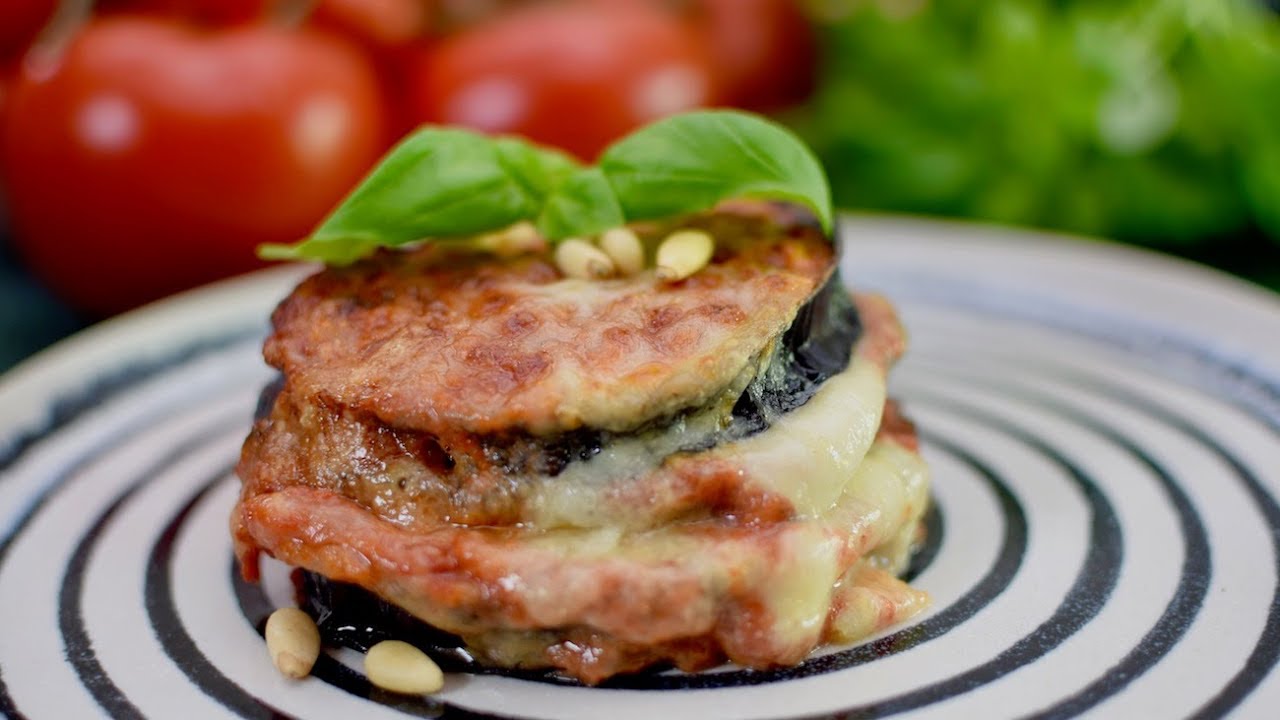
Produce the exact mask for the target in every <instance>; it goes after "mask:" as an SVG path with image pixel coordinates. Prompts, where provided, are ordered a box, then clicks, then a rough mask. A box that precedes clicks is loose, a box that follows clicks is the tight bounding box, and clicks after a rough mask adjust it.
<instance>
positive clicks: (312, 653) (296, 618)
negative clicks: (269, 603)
mask: <svg viewBox="0 0 1280 720" xmlns="http://www.w3.org/2000/svg"><path fill="white" fill-rule="evenodd" d="M265 634H266V638H267V652H269V653H271V662H272V663H274V664H275V666H276V669H277V670H279V671H280V672H281V673H283V674H284V675H286V676H288V677H291V678H304V677H306V676H307V675H309V674H311V668H312V667H313V666H314V665H315V664H316V659H317V658H319V657H320V631H319V630H318V629H316V624H315V622H314V621H313V620H312V619H311V616H310V615H308V614H306V613H305V612H303V611H301V610H299V609H298V608H280V609H279V610H276V611H275V612H273V613H271V617H269V618H267V630H266V633H265Z"/></svg>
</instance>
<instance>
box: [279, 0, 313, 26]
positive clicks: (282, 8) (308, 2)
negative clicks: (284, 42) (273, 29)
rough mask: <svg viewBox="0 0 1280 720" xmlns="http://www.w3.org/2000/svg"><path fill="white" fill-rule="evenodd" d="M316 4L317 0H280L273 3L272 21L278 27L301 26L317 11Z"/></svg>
mask: <svg viewBox="0 0 1280 720" xmlns="http://www.w3.org/2000/svg"><path fill="white" fill-rule="evenodd" d="M316 5H317V2H316V0H278V2H274V3H272V4H271V7H272V10H273V12H272V13H271V19H272V22H273V24H275V25H276V26H278V27H284V28H295V27H300V26H301V25H302V23H304V22H306V21H307V18H309V17H311V14H312V13H313V12H315V10H316Z"/></svg>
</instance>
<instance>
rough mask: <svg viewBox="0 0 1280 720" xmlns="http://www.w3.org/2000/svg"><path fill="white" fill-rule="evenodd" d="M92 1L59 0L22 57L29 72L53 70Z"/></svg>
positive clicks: (87, 20) (86, 19)
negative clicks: (51, 14)
mask: <svg viewBox="0 0 1280 720" xmlns="http://www.w3.org/2000/svg"><path fill="white" fill-rule="evenodd" d="M93 5H94V0H59V2H58V7H57V8H56V9H55V10H54V12H53V16H52V17H50V18H49V22H48V23H46V24H45V26H44V27H43V28H42V29H41V30H40V34H39V35H37V36H36V39H35V41H34V42H33V43H31V47H30V49H28V50H27V53H26V55H24V56H23V58H22V63H23V64H24V65H25V66H26V67H27V68H28V70H29V71H30V72H32V73H33V74H35V75H36V76H40V75H44V74H47V73H50V72H52V71H53V69H54V67H55V66H57V64H58V61H60V60H61V59H62V56H63V55H64V54H65V53H66V51H67V47H68V46H69V45H70V44H71V41H72V40H74V39H75V37H76V35H77V34H78V33H79V31H80V28H81V27H83V26H84V24H85V23H87V22H89V17H90V16H91V15H92V14H93Z"/></svg>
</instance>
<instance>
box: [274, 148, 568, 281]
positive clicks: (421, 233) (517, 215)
mask: <svg viewBox="0 0 1280 720" xmlns="http://www.w3.org/2000/svg"><path fill="white" fill-rule="evenodd" d="M576 167H577V165H576V163H575V162H574V161H573V160H571V159H570V158H569V157H568V156H567V155H564V154H563V153H559V152H557V151H554V150H550V149H547V148H542V147H538V146H534V145H531V144H529V143H526V142H524V141H521V140H518V139H516V138H497V139H495V138H489V137H486V136H484V135H481V134H478V133H474V132H470V131H467V130H457V129H449V128H424V129H422V130H419V131H417V132H416V133H414V134H413V135H411V136H409V138H408V139H406V140H405V141H404V142H402V143H400V144H399V145H398V146H396V147H395V148H394V149H393V150H392V151H391V153H390V154H388V155H387V157H386V158H384V159H383V161H382V162H381V163H380V164H379V165H378V167H376V168H375V169H374V170H373V172H371V173H370V174H369V176H368V177H366V178H365V180H364V182H362V183H361V184H360V186H359V187H357V188H356V190H355V192H353V193H352V194H351V195H350V196H349V197H348V198H347V199H346V200H345V201H344V202H343V203H342V204H341V205H339V206H338V208H337V209H336V210H334V212H333V213H332V214H331V215H330V216H329V217H328V218H327V219H326V220H325V221H324V222H322V223H321V224H320V226H319V227H318V228H316V230H315V231H314V232H313V233H312V234H311V236H310V237H308V238H307V239H306V240H304V241H303V242H301V243H299V244H297V245H292V246H280V245H266V246H263V247H262V248H260V249H259V255H260V256H262V257H263V258H266V259H271V260H321V261H324V262H327V263H329V264H333V265H345V264H348V263H351V262H354V261H356V260H359V259H360V258H362V257H364V256H366V255H368V254H369V253H371V252H372V251H373V250H375V249H377V248H379V247H395V246H398V245H404V244H406V243H411V242H415V241H418V240H422V239H425V238H449V237H458V236H464V235H472V234H475V233H481V232H487V231H491V230H497V229H500V228H504V227H507V226H509V225H511V224H513V223H515V222H518V221H520V220H529V219H533V218H536V217H537V216H538V213H539V212H541V210H542V206H543V204H544V202H545V196H546V194H547V193H548V192H550V190H551V188H553V187H555V186H556V185H558V184H559V183H560V182H561V181H562V180H563V178H564V177H566V176H568V175H569V174H571V173H572V172H573V171H574V169H575V168H576Z"/></svg>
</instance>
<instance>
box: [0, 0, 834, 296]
mask: <svg viewBox="0 0 1280 720" xmlns="http://www.w3.org/2000/svg"><path fill="white" fill-rule="evenodd" d="M72 4H75V3H68V2H66V0H63V6H62V7H61V8H60V7H59V0H5V2H3V3H0V192H3V194H4V196H5V203H4V204H5V205H7V207H8V214H9V221H10V222H9V224H10V231H11V232H10V235H11V236H12V237H13V238H14V241H15V243H16V244H17V247H18V250H19V251H20V253H21V255H22V256H23V258H24V260H25V261H26V263H27V264H28V265H29V266H30V267H31V269H32V270H33V271H34V272H36V273H37V274H38V275H40V276H41V277H42V278H43V279H44V280H45V281H46V282H47V283H48V284H49V286H50V287H51V288H53V289H54V290H55V292H57V293H59V294H60V295H61V296H62V297H64V298H65V299H67V300H68V301H69V302H71V303H72V304H73V305H75V306H77V307H79V308H81V309H83V310H86V311H88V312H90V313H93V314H99V315H103V314H109V313H112V312H117V311H119V310H122V309H126V308H129V307H133V306H135V305H138V304H141V303H143V302H146V301H148V300H152V299H155V298H158V297H161V296H163V295H166V294H169V293H171V292H175V291H177V290H180V289H183V288H186V287H191V286H193V285H197V284H200V283H203V282H207V281H210V280H213V279H216V278H219V277H225V276H228V275H232V274H235V273H238V272H242V271H245V270H249V269H252V268H253V267H255V265H256V263H257V261H256V260H255V259H254V255H253V249H254V247H255V246H257V245H258V244H260V243H268V242H292V241H295V240H297V239H299V238H301V237H303V236H305V235H306V234H307V232H308V231H309V230H310V229H311V227H313V226H314V225H315V223H316V222H318V221H319V220H320V219H321V218H322V217H323V216H324V214H325V213H326V212H327V211H328V210H329V209H330V208H331V207H332V206H333V205H334V204H335V203H337V202H338V201H339V200H340V199H341V197H342V196H343V195H344V194H345V193H346V192H348V191H349V190H350V188H351V187H352V186H353V184H354V183H355V182H357V181H358V180H359V178H360V177H361V176H362V175H363V174H364V173H365V172H366V171H367V170H368V168H369V167H370V166H371V165H372V164H373V163H374V162H375V161H376V159H377V158H378V157H379V156H380V155H381V154H382V153H383V152H384V151H385V150H386V149H387V148H388V147H389V145H390V144H391V143H392V142H394V140H395V139H396V138H398V137H400V136H401V135H403V134H404V133H405V132H407V131H408V130H410V129H411V128H413V127H415V126H417V125H419V124H422V123H451V124H460V125H466V126H470V127H474V128H477V129H481V130H485V131H491V132H501V133H514V134H520V135H524V136H526V137H529V138H531V139H534V140H537V141H540V142H544V143H549V144H553V145H558V146H560V147H563V148H565V149H567V150H569V151H571V152H573V153H575V154H577V155H579V156H581V157H583V158H584V159H591V158H592V157H593V156H594V155H595V154H596V153H597V152H598V151H599V150H600V149H601V148H602V147H604V146H605V145H606V144H608V143H609V142H610V141H611V140H613V139H614V138H616V137H618V136H620V135H623V134H625V133H626V132H628V131H630V130H632V129H634V128H635V127H638V126H640V125H642V124H644V123H646V122H648V121H650V120H652V119H655V118H657V117H659V116H661V115H664V114H668V113H672V112H676V111H680V110H685V109H689V108H693V107H700V106H710V105H723V104H731V105H739V106H745V107H749V108H752V109H757V110H770V109H776V108H778V107H782V106H785V105H787V104H790V103H793V102H795V101H797V100H799V99H802V98H803V96H804V95H805V93H806V92H807V89H808V86H809V83H810V82H811V80H812V73H813V64H814V57H813V46H812V42H811V38H810V36H809V29H808V25H807V24H806V21H805V19H804V17H803V15H802V14H801V13H800V12H799V11H798V10H797V9H796V6H795V4H794V2H793V0H685V1H673V0H525V1H523V2H515V1H514V0H505V1H504V0H491V1H489V2H485V3H476V2H471V0H311V1H310V2H299V1H298V0H292V1H290V0H98V2H96V3H94V4H93V12H92V13H91V14H90V15H88V16H84V17H75V16H74V13H68V12H67V7H66V6H67V5H72ZM80 5H83V3H80ZM81 14H82V15H83V13H81ZM68 16H71V18H72V19H71V20H70V21H67V17H68ZM51 19H53V20H52V22H51Z"/></svg>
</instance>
